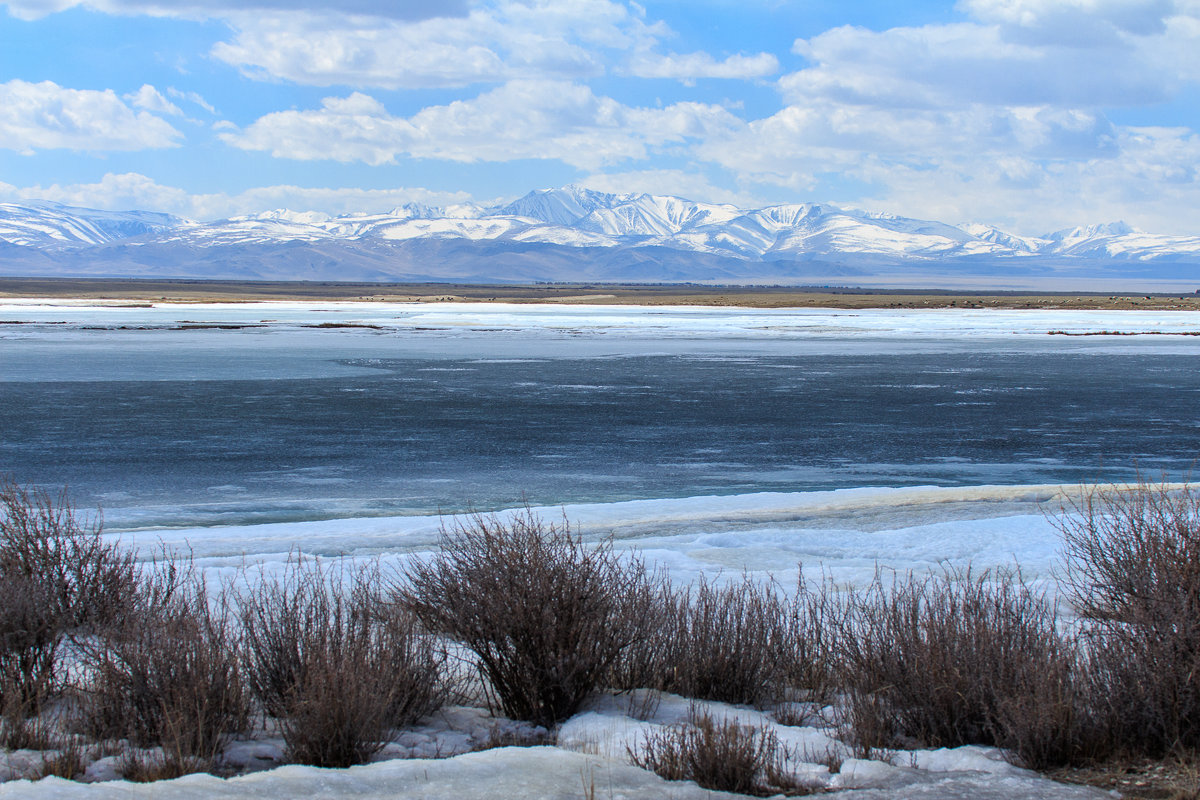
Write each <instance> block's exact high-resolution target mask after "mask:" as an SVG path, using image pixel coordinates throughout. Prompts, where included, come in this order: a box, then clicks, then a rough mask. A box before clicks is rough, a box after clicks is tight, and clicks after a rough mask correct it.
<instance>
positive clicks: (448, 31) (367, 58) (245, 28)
mask: <svg viewBox="0 0 1200 800" xmlns="http://www.w3.org/2000/svg"><path fill="white" fill-rule="evenodd" d="M231 22H232V24H233V26H234V27H235V29H236V31H237V32H236V34H235V35H234V37H233V39H232V41H229V42H221V43H218V44H217V45H216V46H215V47H214V48H213V55H214V56H215V57H216V58H218V59H220V60H222V61H225V62H226V63H229V64H231V65H234V66H236V67H238V68H239V69H241V70H242V71H243V72H244V73H246V74H247V75H249V76H251V77H256V78H263V77H270V78H278V79H283V80H287V81H291V82H294V83H302V84H308V85H316V86H333V85H344V86H355V87H364V88H365V87H377V88H386V89H411V88H430V87H450V86H465V85H468V84H471V83H477V82H501V81H505V80H513V79H520V78H543V77H547V76H553V77H555V78H559V79H562V78H581V77H589V76H596V75H601V74H603V73H604V72H605V69H606V66H605V65H606V61H607V60H608V59H609V58H610V57H611V53H610V51H625V50H643V49H646V48H649V47H650V46H652V45H653V43H654V41H655V40H656V38H657V37H658V36H659V35H661V34H662V33H663V32H664V31H665V29H664V28H662V26H657V25H653V24H647V23H646V22H645V21H644V20H643V19H642V18H641V16H640V15H638V14H636V13H634V12H632V11H631V10H630V9H629V8H628V7H626V6H625V5H623V4H621V3H618V2H613V1H612V0H496V2H493V3H481V4H478V5H476V6H475V7H474V8H472V9H471V12H470V14H469V15H467V16H466V17H465V18H463V19H430V20H424V21H420V22H402V21H397V20H380V19H377V18H367V17H353V16H347V15H345V14H340V13H337V14H335V13H330V14H291V15H287V16H283V15H275V16H271V15H267V16H263V15H234V16H233V17H231Z"/></svg>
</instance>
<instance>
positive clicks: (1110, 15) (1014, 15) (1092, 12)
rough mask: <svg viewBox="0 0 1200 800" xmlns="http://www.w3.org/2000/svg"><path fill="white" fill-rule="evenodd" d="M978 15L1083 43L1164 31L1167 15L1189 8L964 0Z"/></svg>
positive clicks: (1165, 1) (1133, 2)
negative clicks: (1121, 35) (1122, 35)
mask: <svg viewBox="0 0 1200 800" xmlns="http://www.w3.org/2000/svg"><path fill="white" fill-rule="evenodd" d="M958 5H959V7H960V8H962V9H963V10H964V11H967V12H968V13H970V14H971V15H972V16H974V17H975V18H976V19H980V20H983V21H985V22H998V23H1001V24H1004V25H1010V26H1013V27H1016V28H1022V29H1024V30H1026V31H1030V32H1037V38H1040V39H1042V40H1043V41H1045V40H1057V41H1061V42H1072V43H1075V44H1079V43H1082V42H1088V41H1097V40H1100V41H1103V40H1111V37H1112V35H1113V33H1114V32H1123V33H1131V34H1135V35H1139V36H1146V35H1151V34H1156V33H1162V32H1163V31H1164V30H1165V28H1166V19H1167V18H1168V17H1170V16H1174V15H1175V14H1176V13H1179V12H1186V4H1185V3H1177V2H1175V0H961V2H959V4H958Z"/></svg>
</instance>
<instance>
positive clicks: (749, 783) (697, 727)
mask: <svg viewBox="0 0 1200 800" xmlns="http://www.w3.org/2000/svg"><path fill="white" fill-rule="evenodd" d="M627 752H628V754H629V758H630V760H631V761H632V762H633V763H634V764H635V765H636V766H639V767H641V768H642V769H647V770H650V771H651V772H654V773H655V774H656V775H658V776H659V777H661V778H664V779H666V780H669V781H695V782H696V783H697V784H699V785H700V786H701V787H703V788H705V789H714V790H717V791H722V792H735V793H737V794H748V795H754V796H757V797H768V796H771V795H775V794H780V793H785V794H807V793H808V791H805V790H804V788H803V787H801V785H800V784H799V783H797V782H796V781H795V780H794V779H793V778H792V777H791V776H790V775H789V773H788V771H787V769H786V767H785V761H786V755H787V754H786V752H785V751H784V749H783V748H782V747H781V746H780V744H779V739H778V738H777V737H776V736H775V733H774V732H773V731H770V730H764V729H763V728H759V727H755V726H750V725H742V724H740V723H739V722H737V720H734V719H724V720H719V721H718V720H715V719H713V717H712V716H711V715H710V714H708V713H697V712H695V711H694V710H693V712H692V714H691V717H690V719H689V721H688V722H686V723H682V724H679V725H673V726H671V727H669V728H664V729H662V730H660V731H657V732H654V733H649V734H647V735H646V738H645V739H644V740H643V742H642V747H641V748H640V750H635V749H634V748H629V749H628V751H627Z"/></svg>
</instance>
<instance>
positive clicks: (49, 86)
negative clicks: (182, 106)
mask: <svg viewBox="0 0 1200 800" xmlns="http://www.w3.org/2000/svg"><path fill="white" fill-rule="evenodd" d="M143 88H144V89H145V88H150V90H151V92H153V93H154V94H157V92H156V91H154V90H153V87H143ZM160 97H161V96H160ZM134 99H135V102H136V101H137V100H138V99H142V92H138V93H137V94H136V95H135V96H134ZM182 136H183V134H181V133H180V132H179V131H178V130H176V129H175V128H173V127H172V126H171V125H170V123H168V122H166V121H165V120H163V119H162V118H161V117H156V116H154V115H153V114H151V113H149V112H148V111H135V110H134V109H133V108H130V107H129V106H128V105H126V104H125V103H124V102H123V101H122V100H121V98H119V97H117V95H116V93H115V92H113V91H112V90H111V89H107V90H105V91H95V90H91V89H66V88H63V87H61V86H59V85H58V84H56V83H53V82H52V81H42V82H41V83H28V82H26V81H22V80H11V81H8V82H7V83H2V84H0V147H3V148H6V149H9V150H16V151H17V152H20V153H25V154H31V153H33V152H34V151H36V150H49V149H68V150H83V151H89V152H101V151H110V150H145V149H149V148H159V147H175V146H177V145H178V143H179V142H178V140H179V139H181V138H182Z"/></svg>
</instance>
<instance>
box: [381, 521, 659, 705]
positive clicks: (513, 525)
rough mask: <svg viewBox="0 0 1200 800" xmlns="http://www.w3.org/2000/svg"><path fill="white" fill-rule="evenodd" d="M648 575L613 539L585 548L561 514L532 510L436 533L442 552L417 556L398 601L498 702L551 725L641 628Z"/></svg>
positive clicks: (606, 671)
mask: <svg viewBox="0 0 1200 800" xmlns="http://www.w3.org/2000/svg"><path fill="white" fill-rule="evenodd" d="M652 595H653V590H652V581H651V579H649V578H648V577H647V576H646V574H645V570H644V569H643V566H642V564H641V563H640V562H636V561H632V562H631V561H627V560H625V559H623V558H622V557H620V556H619V555H618V554H617V553H615V552H614V550H613V547H612V543H611V541H608V542H602V543H600V544H598V545H594V546H593V545H586V544H584V543H583V541H582V540H581V539H580V538H579V537H578V536H576V535H574V534H573V533H572V532H571V530H570V526H569V525H568V524H567V523H566V522H564V523H563V525H562V526H561V527H560V526H556V525H553V524H546V523H544V522H542V520H541V519H540V518H538V517H537V516H536V515H535V514H533V513H532V512H531V511H529V510H526V511H525V513H523V514H515V515H513V516H512V517H511V518H503V519H502V518H500V517H497V516H483V515H478V514H477V515H474V516H472V517H470V518H469V519H467V520H465V521H463V522H457V523H455V525H454V526H453V527H451V528H448V529H444V530H443V531H442V536H441V541H440V549H439V551H438V552H437V553H435V554H434V555H433V557H432V558H431V559H429V560H428V561H422V562H413V563H412V564H410V565H409V566H408V567H407V568H406V571H405V574H404V581H403V582H402V584H401V585H400V586H399V587H398V596H399V597H400V598H401V599H402V602H403V603H404V604H405V605H406V606H407V607H409V608H411V609H412V610H413V612H414V613H416V614H417V616H418V617H420V619H421V620H422V621H423V622H424V623H425V624H426V625H428V626H429V627H430V629H431V630H435V631H438V632H441V633H443V634H445V635H446V636H448V637H450V638H452V639H454V640H456V641H459V642H461V643H462V645H463V646H464V647H466V648H467V649H468V650H470V651H471V652H472V653H474V655H475V656H476V658H477V659H478V662H479V669H480V671H481V673H482V674H483V677H484V678H486V680H487V682H488V684H489V686H490V688H491V690H492V691H493V692H494V693H495V697H496V699H497V701H498V704H499V706H500V708H501V710H502V711H503V712H504V714H506V715H507V716H509V717H511V718H513V719H522V720H529V721H531V722H533V723H535V724H538V725H542V726H544V727H547V728H549V727H551V726H553V725H555V724H556V723H558V722H561V721H562V720H564V719H566V718H567V717H569V716H571V715H572V714H573V713H574V712H575V711H576V710H577V709H578V708H579V705H580V703H582V702H583V700H584V699H585V698H586V697H587V696H588V695H589V694H591V693H592V692H593V691H595V690H596V689H597V688H598V687H599V686H601V685H602V684H603V683H604V682H605V680H606V679H607V678H608V677H609V676H610V672H611V669H612V667H613V665H614V664H616V663H617V661H618V659H619V657H620V656H621V654H622V652H623V651H625V650H626V649H627V648H629V647H630V646H631V645H632V644H634V643H635V642H637V641H638V640H639V639H640V638H641V637H643V636H645V635H646V632H645V630H644V627H643V626H642V625H640V624H639V623H640V619H639V618H640V617H641V616H642V615H643V612H644V611H645V609H647V608H649V605H650V602H651V597H652Z"/></svg>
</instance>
